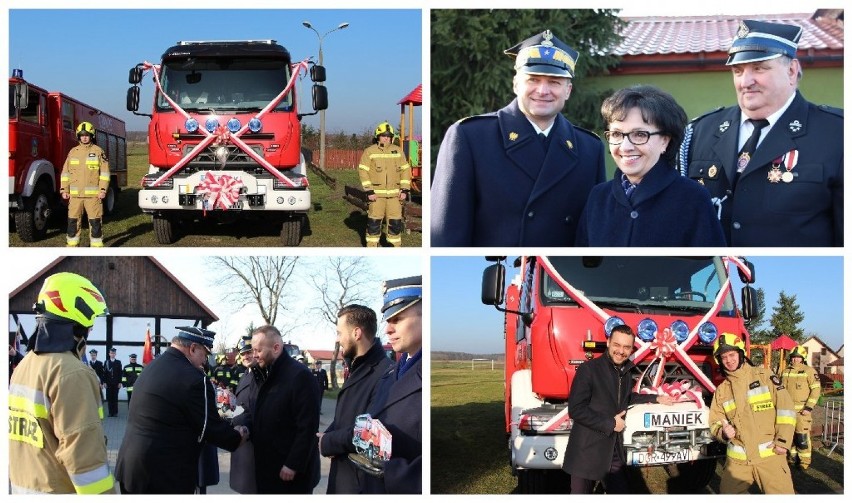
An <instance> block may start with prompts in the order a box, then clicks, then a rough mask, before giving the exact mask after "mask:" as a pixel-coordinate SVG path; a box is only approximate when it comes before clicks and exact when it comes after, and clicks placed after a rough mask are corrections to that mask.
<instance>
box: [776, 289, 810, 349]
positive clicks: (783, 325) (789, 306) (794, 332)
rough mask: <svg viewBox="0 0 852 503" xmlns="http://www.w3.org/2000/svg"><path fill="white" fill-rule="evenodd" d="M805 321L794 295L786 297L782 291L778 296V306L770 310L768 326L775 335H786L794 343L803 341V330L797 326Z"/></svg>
mask: <svg viewBox="0 0 852 503" xmlns="http://www.w3.org/2000/svg"><path fill="white" fill-rule="evenodd" d="M804 319H805V315H804V314H803V313H802V310H801V308H800V307H799V304H798V303H797V302H796V296H795V295H787V294H785V293H784V291H783V290H782V291H781V293H779V294H778V305H776V306H775V307H774V308H772V318H770V320H769V324H770V325H771V326H772V333H773V334H775V335H781V334H787V335H789V336H790V338H791V339H793V340H794V341H796V342H802V341H803V340H804V335H805V330H804V329H803V328H801V327H800V326H799V325H800V324H801V323H802V321H803V320H804Z"/></svg>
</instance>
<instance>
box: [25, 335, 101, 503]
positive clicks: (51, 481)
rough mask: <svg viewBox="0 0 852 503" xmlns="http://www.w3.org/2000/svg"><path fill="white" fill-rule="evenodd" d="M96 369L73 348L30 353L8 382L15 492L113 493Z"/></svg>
mask: <svg viewBox="0 0 852 503" xmlns="http://www.w3.org/2000/svg"><path fill="white" fill-rule="evenodd" d="M102 418H103V406H102V404H101V394H100V385H99V384H98V378H97V376H96V375H95V371H94V370H92V369H91V368H90V367H87V366H86V365H85V364H84V363H83V362H81V361H80V359H79V358H78V357H77V356H76V355H74V354H72V353H71V352H65V353H42V354H36V353H35V352H34V351H31V352H30V353H28V354H27V355H26V356H25V357H24V359H23V360H22V361H21V363H20V365H18V367H17V368H16V369H15V373H14V374H13V375H12V382H11V384H10V386H9V459H10V460H14V462H13V463H9V481H10V484H11V489H12V493H18V494H19V493H28V494H38V493H77V494H100V493H115V489H114V485H115V481H114V479H113V476H112V473H111V472H110V470H109V465H108V463H107V449H106V443H105V442H104V429H103V426H102V425H101V419H102Z"/></svg>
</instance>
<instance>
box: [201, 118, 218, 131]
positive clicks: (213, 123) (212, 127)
mask: <svg viewBox="0 0 852 503" xmlns="http://www.w3.org/2000/svg"><path fill="white" fill-rule="evenodd" d="M218 128H219V121H218V120H216V119H214V118H212V117H211V118H209V119H207V120H206V121H204V129H206V130H207V132H208V133H212V132H214V131H216V129H218Z"/></svg>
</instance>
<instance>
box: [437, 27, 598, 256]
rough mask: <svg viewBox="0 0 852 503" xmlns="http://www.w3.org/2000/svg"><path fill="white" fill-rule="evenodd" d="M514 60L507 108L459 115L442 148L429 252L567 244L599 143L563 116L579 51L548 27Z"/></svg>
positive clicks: (592, 181) (594, 172) (593, 180)
mask: <svg viewBox="0 0 852 503" xmlns="http://www.w3.org/2000/svg"><path fill="white" fill-rule="evenodd" d="M505 53H506V54H508V55H510V56H515V77H514V79H513V81H512V82H513V89H514V92H515V95H516V96H517V98H516V99H515V100H514V101H512V103H510V104H509V105H508V106H506V107H505V108H503V109H501V110H499V111H497V112H492V113H489V114H485V115H478V116H474V117H468V118H466V119H462V120H460V121H459V122H457V123H455V124H453V125H452V126H450V128H449V129H448V130H447V132H446V134H445V135H444V140H443V142H442V143H441V150H440V152H439V153H438V160H437V163H436V165H435V176H434V180H433V183H432V189H431V191H432V220H431V221H432V226H431V235H432V245H433V246H573V244H574V235H575V234H576V232H577V224H578V221H579V219H580V214H581V213H582V211H583V207H584V206H585V204H586V199H587V198H588V195H589V191H590V190H591V189H592V187H593V186H595V185H596V184H598V183H601V182H603V181H604V180H605V173H604V146H603V142H601V140H600V138H598V137H597V136H596V135H595V134H594V133H591V132H589V131H586V130H584V129H581V128H578V127H576V126H574V125H572V124H571V123H570V122H568V120H567V119H566V118H565V117H563V116H562V114H561V113H560V112H561V110H562V107H563V106H564V105H565V102H566V101H567V100H568V97H569V96H570V95H571V87H572V79H573V78H574V66H575V64H576V61H577V56H578V53H577V51H575V50H574V49H572V48H571V47H569V46H568V45H566V44H565V43H564V42H562V41H561V40H559V39H558V38H556V37H555V36H553V34H552V33H551V32H550V30H547V31H545V32H543V33H541V34H539V35H536V36H534V37H532V38H529V39H527V40H525V41H523V42H521V43H520V44H518V45H516V46H515V47H512V48H510V49H507V50H506V51H505Z"/></svg>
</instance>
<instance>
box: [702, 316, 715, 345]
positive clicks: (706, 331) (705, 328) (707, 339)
mask: <svg viewBox="0 0 852 503" xmlns="http://www.w3.org/2000/svg"><path fill="white" fill-rule="evenodd" d="M717 335H719V329H718V328H716V325H714V324H713V323H711V322H709V321H708V322H707V323H705V324H703V325H701V326H700V327H699V328H698V338H699V339H701V342H703V343H704V344H710V343H712V342H713V341H715V340H716V336H717Z"/></svg>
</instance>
